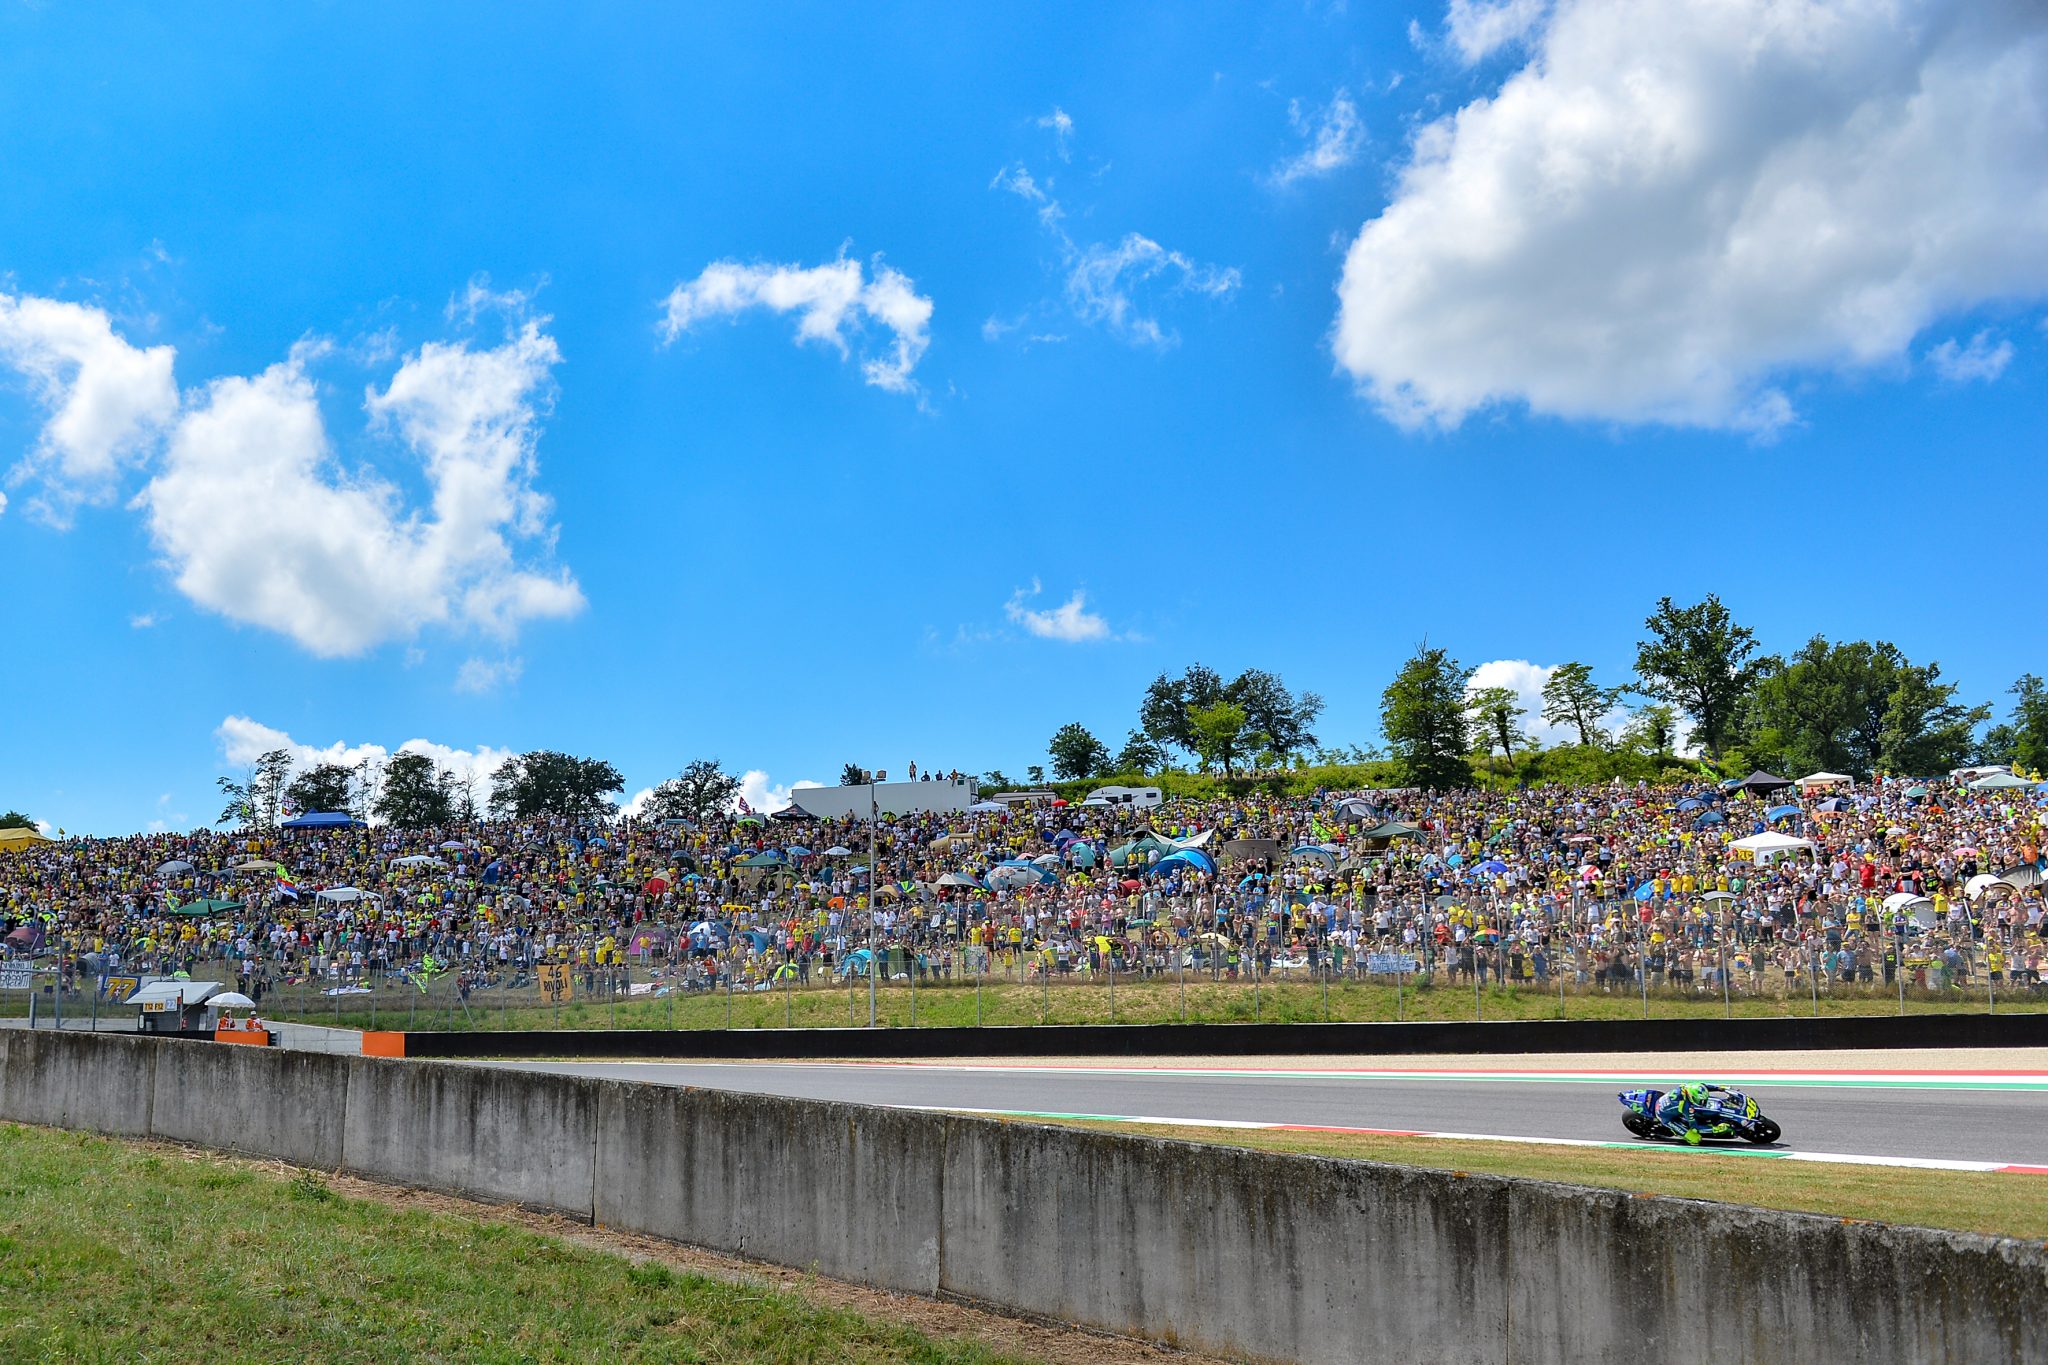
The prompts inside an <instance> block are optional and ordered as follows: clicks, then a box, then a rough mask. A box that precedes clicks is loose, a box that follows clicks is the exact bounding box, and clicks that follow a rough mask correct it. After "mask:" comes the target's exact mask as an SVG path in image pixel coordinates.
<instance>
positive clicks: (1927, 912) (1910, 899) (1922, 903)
mask: <svg viewBox="0 0 2048 1365" xmlns="http://www.w3.org/2000/svg"><path fill="white" fill-rule="evenodd" d="M1901 911H1904V912H1905V913H1907V914H1909V915H1911V916H1912V917H1913V918H1914V919H1915V920H1918V921H1919V923H1920V925H1921V927H1923V928H1927V929H1932V928H1933V927H1934V902H1933V901H1931V900H1929V899H1927V897H1925V896H1916V895H1914V894H1913V893H1912V892H1910V891H1894V892H1892V894H1891V895H1889V896H1886V897H1885V898H1884V913H1885V917H1886V918H1887V919H1889V918H1891V917H1892V916H1895V915H1897V914H1899V913H1900V912H1901Z"/></svg>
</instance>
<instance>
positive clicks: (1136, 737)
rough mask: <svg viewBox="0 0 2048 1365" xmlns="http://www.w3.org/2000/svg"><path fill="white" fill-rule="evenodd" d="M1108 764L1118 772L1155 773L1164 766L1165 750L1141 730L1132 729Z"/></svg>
mask: <svg viewBox="0 0 2048 1365" xmlns="http://www.w3.org/2000/svg"><path fill="white" fill-rule="evenodd" d="M1110 766H1111V767H1112V768H1113V769H1114V770H1115V771H1117V772H1120V773H1156V772H1158V771H1159V770H1160V769H1161V768H1164V767H1165V766H1166V750H1164V749H1162V748H1160V747H1159V745H1158V744H1157V743H1156V742H1155V741H1154V740H1153V739H1152V737H1151V736H1150V735H1148V734H1146V733H1145V732H1144V731H1143V730H1133V731H1131V732H1130V733H1129V734H1128V735H1126V736H1124V747H1123V748H1121V749H1119V750H1118V751H1117V755H1116V758H1115V759H1114V760H1113V761H1112V762H1111V765H1110Z"/></svg>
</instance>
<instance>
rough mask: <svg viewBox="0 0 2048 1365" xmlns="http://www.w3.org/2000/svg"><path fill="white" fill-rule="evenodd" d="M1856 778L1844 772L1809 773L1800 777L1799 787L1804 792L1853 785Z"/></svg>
mask: <svg viewBox="0 0 2048 1365" xmlns="http://www.w3.org/2000/svg"><path fill="white" fill-rule="evenodd" d="M1855 785H1856V779H1855V778H1853V777H1849V776H1846V775H1845V774H1842V773H1808V774H1807V775H1806V776H1804V777H1802V778H1800V779H1799V782H1798V787H1799V790H1801V791H1803V792H1814V791H1820V790H1821V789H1822V788H1824V787H1853V786H1855Z"/></svg>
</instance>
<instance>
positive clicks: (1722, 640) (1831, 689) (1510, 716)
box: [1047, 593, 2048, 790]
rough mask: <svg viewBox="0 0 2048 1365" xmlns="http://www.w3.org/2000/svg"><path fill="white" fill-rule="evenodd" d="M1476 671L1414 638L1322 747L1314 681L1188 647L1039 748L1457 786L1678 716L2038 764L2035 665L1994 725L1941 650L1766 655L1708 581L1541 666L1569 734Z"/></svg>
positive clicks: (1861, 767) (1909, 750)
mask: <svg viewBox="0 0 2048 1365" xmlns="http://www.w3.org/2000/svg"><path fill="white" fill-rule="evenodd" d="M1473 673H1474V670H1473V669H1471V668H1467V667H1466V666H1464V665H1463V664H1461V663H1459V662H1458V661H1457V660H1456V659H1455V658H1453V657H1452V656H1451V654H1450V653H1449V652H1448V651H1447V650H1445V649H1444V648H1442V647H1441V646H1432V645H1430V644H1428V643H1427V642H1424V643H1423V644H1422V645H1420V646H1418V647H1417V648H1416V650H1415V653H1414V654H1413V655H1412V656H1410V657H1409V658H1408V659H1407V660H1406V661H1405V662H1404V663H1403V664H1402V665H1401V668H1400V670H1399V671H1398V672H1397V673H1396V674H1395V676H1394V679H1393V680H1392V681H1391V682H1390V683H1388V685H1387V687H1386V689H1385V691H1383V692H1382V693H1381V696H1380V731H1381V735H1382V738H1383V741H1384V745H1385V747H1384V748H1383V749H1382V748H1377V747H1368V746H1362V745H1360V746H1352V747H1351V748H1348V749H1332V748H1326V747H1324V746H1322V745H1321V744H1320V743H1319V741H1318V740H1317V738H1316V736H1315V734H1314V733H1313V730H1312V727H1313V726H1314V724H1315V722H1316V720H1317V718H1318V717H1319V716H1320V715H1321V714H1322V711H1323V700H1322V698H1321V697H1319V696H1317V695H1316V694H1315V693H1313V692H1301V693H1298V694H1297V693H1293V692H1290V691H1289V690H1288V689H1287V687H1286V686H1285V684H1284V683H1283V682H1282V681H1281V679H1280V677H1279V675H1277V674H1274V673H1270V672H1266V671H1264V670H1260V669H1250V670H1247V671H1246V672H1244V673H1242V674H1240V675H1238V676H1237V677H1236V678H1234V679H1231V680H1230V681H1228V682H1226V681H1224V679H1223V678H1222V677H1221V675H1219V674H1218V673H1216V672H1215V671H1214V670H1213V669H1209V668H1206V667H1203V666H1202V665H1200V664H1197V665H1194V666H1192V667H1190V668H1189V669H1187V670H1186V672H1184V673H1182V674H1180V675H1178V676H1174V675H1171V674H1162V675H1160V677H1159V678H1157V679H1156V680H1155V681H1154V682H1153V683H1152V684H1151V685H1150V686H1149V687H1147V688H1146V690H1145V694H1144V696H1143V698H1142V699H1141V701H1140V703H1139V707H1138V725H1137V726H1136V727H1135V728H1133V729H1132V730H1131V731H1130V733H1129V735H1128V737H1127V738H1126V740H1125V742H1124V745H1123V747H1122V749H1121V750H1120V751H1118V752H1116V753H1111V751H1110V749H1109V746H1108V745H1107V744H1105V743H1103V742H1102V741H1101V740H1100V739H1098V738H1097V737H1096V736H1095V735H1094V734H1093V733H1091V732H1090V731H1089V730H1088V729H1087V727H1086V726H1084V725H1082V724H1080V723H1079V722H1071V723H1069V724H1066V725H1063V726H1061V727H1060V728H1059V730H1058V731H1056V732H1055V733H1054V735H1053V737H1052V739H1051V741H1050V742H1049V744H1048V745H1047V749H1048V753H1049V756H1050V757H1051V759H1052V769H1053V772H1054V774H1055V775H1056V776H1058V777H1060V778H1064V779H1069V780H1080V779H1086V778H1099V777H1107V776H1111V775H1130V776H1142V775H1148V774H1155V773H1160V772H1164V771H1170V770H1171V769H1172V767H1173V765H1174V763H1175V761H1176V759H1178V758H1182V757H1185V759H1186V760H1188V761H1191V762H1192V763H1193V764H1194V765H1195V766H1196V769H1197V770H1198V771H1201V772H1212V771H1215V772H1221V773H1222V774H1223V775H1224V776H1225V777H1234V776H1236V775H1237V773H1238V771H1239V767H1240V765H1243V764H1246V763H1251V764H1253V765H1255V766H1257V767H1259V768H1263V769H1273V768H1286V767H1290V766H1293V767H1301V766H1306V765H1307V764H1309V763H1311V762H1314V763H1319V764H1332V763H1352V764H1364V763H1381V764H1385V765H1387V770H1388V771H1387V776H1388V778H1389V779H1390V780H1392V781H1393V782H1395V783H1397V784H1398V785H1404V786H1418V787H1426V788H1430V789H1433V790H1445V789H1449V788H1454V787H1462V786H1469V785H1471V784H1472V783H1473V781H1474V780H1475V777H1476V774H1477V771H1478V770H1479V769H1480V768H1481V767H1482V766H1483V767H1485V768H1487V769H1488V770H1489V771H1497V769H1495V768H1494V754H1495V752H1496V751H1498V753H1499V755H1500V760H1501V762H1502V763H1503V764H1505V765H1506V767H1507V768H1508V769H1509V770H1511V771H1512V770H1515V769H1516V766H1517V764H1527V763H1528V762H1529V760H1530V759H1531V758H1532V757H1534V756H1537V755H1539V754H1541V755H1542V756H1543V757H1545V758H1548V759H1551V760H1553V761H1552V762H1550V763H1548V764H1547V765H1546V771H1547V772H1549V773H1551V774H1556V775H1565V774H1569V775H1571V776H1572V777H1574V778H1578V779H1593V780H1602V779H1604V778H1605V777H1607V776H1620V775H1622V770H1623V769H1624V768H1627V769H1628V770H1629V771H1630V772H1632V773H1640V772H1641V771H1642V770H1643V765H1644V764H1645V763H1647V764H1649V765H1651V766H1652V767H1654V766H1655V765H1657V764H1659V763H1663V764H1664V765H1666V766H1678V765H1679V759H1678V756H1677V750H1678V749H1679V748H1680V747H1681V736H1682V735H1683V734H1685V733H1687V732H1688V730H1689V735H1690V740H1691V745H1690V747H1692V748H1695V749H1696V750H1697V751H1698V752H1699V753H1700V754H1701V755H1703V756H1704V758H1705V760H1706V761H1707V763H1708V764H1710V765H1712V766H1713V767H1715V768H1716V769H1717V770H1724V771H1725V770H1737V769H1739V770H1741V771H1743V772H1747V771H1750V770H1751V769H1754V768H1770V769H1774V770H1780V771H1784V772H1786V773H1787V775H1791V776H1797V775H1799V774H1801V773H1806V772H1814V771H1828V772H1840V773H1845V774H1847V775H1849V776H1853V777H1868V776H1870V775H1871V774H1873V773H1878V772H1886V773H1910V774H1918V775H1929V774H1933V773H1937V772H1942V771H1946V770H1948V769H1951V768H1956V767H1961V766H1963V765H1965V764H1968V763H2005V764H2010V765H2018V766H2021V767H2025V768H2028V769H2031V770H2039V769H2040V768H2042V767H2043V766H2048V685H2044V684H2043V682H2042V680H2041V679H2040V678H2039V677H2036V676H2035V675H2033V674H2031V673H2029V674H2025V675H2023V676H2022V677H2021V678H2020V679H2019V680H2018V681H2017V682H2015V683H2014V684H2013V686H2012V688H2011V690H2010V691H2011V695H2012V696H2013V697H2014V698H2015V701H2014V702H2013V704H2012V709H2011V713H2010V715H2009V716H2008V717H2007V718H2006V719H2005V720H2003V721H2001V722H2000V723H1998V724H1995V725H1992V724H1989V722H1990V721H1991V719H1992V714H1993V708H1992V706H1991V705H1990V704H1988V703H1979V704H1967V703H1965V702H1963V701H1961V700H1960V699H1959V698H1958V695H1957V694H1958V691H1959V689H1958V686H1957V685H1956V684H1955V683H1952V682H1945V681H1943V680H1942V677H1941V666H1940V665H1939V664H1937V663H1932V662H1930V663H1925V664H1916V663H1914V662H1913V661H1912V660H1911V659H1909V658H1908V657H1907V656H1906V654H1905V653H1904V651H1902V650H1900V649H1899V648H1898V647H1897V646H1896V645H1893V644H1891V643H1890V642H1888V641H1882V640H1880V641H1865V640H1851V641H1842V642H1831V641H1829V640H1827V639H1826V638H1825V637H1823V636H1820V635H1815V636H1814V637H1813V638H1812V639H1810V640H1808V641H1807V642H1806V643H1805V644H1804V645H1802V646H1801V647H1800V648H1799V649H1798V650H1796V651H1794V652H1793V653H1791V654H1789V655H1784V656H1781V655H1775V654H1766V653H1763V652H1762V650H1761V646H1760V645H1759V644H1758V642H1757V639H1756V635H1755V632H1754V631H1752V630H1751V629H1750V628H1749V627H1747V626H1744V625H1741V624H1739V623H1738V622H1736V621H1735V620H1734V618H1733V616H1732V615H1731V614H1730V612H1729V611H1728V608H1727V606H1726V605H1725V604H1723V603H1722V601H1721V599H1720V598H1719V596H1717V595H1715V594H1712V593H1710V594H1708V595H1707V596H1706V598H1704V599H1703V600H1702V601H1699V602H1696V603H1693V604H1691V605H1690V606H1680V605H1678V604H1676V603H1674V602H1673V601H1672V600H1671V598H1669V597H1665V598H1661V599H1660V600H1659V601H1658V603H1657V609H1656V610H1655V611H1654V612H1652V613H1651V614H1650V615H1649V617H1648V618H1647V619H1646V620H1645V621H1644V634H1643V637H1642V638H1641V639H1640V640H1638V641H1637V643H1636V658H1635V669H1634V675H1633V676H1632V677H1630V678H1627V679H1622V680H1616V681H1613V682H1602V681H1600V680H1598V679H1596V678H1595V676H1594V671H1593V669H1592V667H1591V666H1590V665H1588V664H1586V663H1583V662H1580V661H1577V660H1573V661H1571V662H1568V663H1564V664H1560V665H1559V666H1557V667H1556V668H1554V669H1552V670H1551V672H1550V674H1549V677H1548V678H1547V680H1546V681H1545V683H1544V686H1543V690H1542V696H1541V703H1540V707H1539V708H1538V710H1537V714H1539V715H1540V717H1541V719H1542V721H1543V723H1544V724H1546V725H1549V726H1551V727H1554V728H1556V729H1558V730H1562V731H1563V732H1565V734H1566V735H1567V736H1568V737H1569V739H1568V741H1567V742H1566V743H1564V744H1558V745H1552V746H1550V747H1549V749H1548V750H1545V749H1544V747H1543V746H1541V745H1539V744H1538V743H1537V741H1536V740H1535V739H1534V738H1532V737H1531V736H1530V735H1529V734H1527V733H1526V731H1525V729H1524V725H1525V723H1526V722H1527V721H1528V719H1529V715H1530V709H1529V708H1528V707H1526V706H1525V705H1524V704H1523V702H1522V699H1521V696H1520V694H1518V693H1517V692H1516V691H1515V690H1514V689H1513V688H1510V687H1502V686H1487V687H1478V688H1475V687H1473V686H1472V677H1473ZM1625 702H1627V703H1631V704H1632V709H1627V710H1624V703H1625ZM1617 722H1619V724H1618V727H1617ZM1573 741H1575V742H1573ZM1525 771H1526V769H1525Z"/></svg>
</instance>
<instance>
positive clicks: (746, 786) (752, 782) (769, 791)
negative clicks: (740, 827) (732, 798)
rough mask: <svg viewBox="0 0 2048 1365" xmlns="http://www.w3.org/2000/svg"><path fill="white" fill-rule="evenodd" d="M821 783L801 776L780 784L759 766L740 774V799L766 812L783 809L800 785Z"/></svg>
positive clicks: (809, 785) (811, 785)
mask: <svg viewBox="0 0 2048 1365" xmlns="http://www.w3.org/2000/svg"><path fill="white" fill-rule="evenodd" d="M821 785H822V784H821V783H817V782H813V781H811V780H810V779H809V778H807V777H806V778H799V779H798V780H797V781H795V782H792V783H790V784H789V785H788V786H786V787H785V786H778V785H776V784H775V783H772V782H770V781H769V780H768V774H767V773H765V772H762V771H761V770H760V769H759V768H749V769H747V770H746V771H745V772H744V773H742V774H740V799H741V800H743V801H745V802H746V803H747V804H748V805H749V806H751V807H753V808H754V809H755V810H757V811H761V812H763V813H764V814H765V813H767V812H770V811H778V810H781V809H782V808H783V807H784V806H787V805H788V804H789V802H790V795H789V794H790V793H791V792H792V791H794V790H796V789H797V788H798V787H816V786H821Z"/></svg>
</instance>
